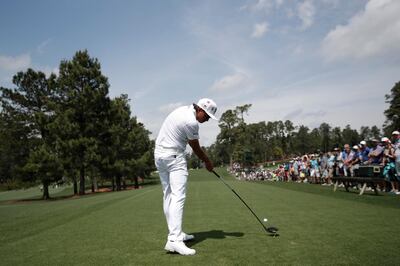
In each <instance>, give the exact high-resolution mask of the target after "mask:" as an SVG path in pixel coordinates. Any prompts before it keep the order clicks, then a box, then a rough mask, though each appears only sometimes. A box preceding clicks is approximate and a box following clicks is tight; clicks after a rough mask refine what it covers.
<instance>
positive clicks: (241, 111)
mask: <svg viewBox="0 0 400 266" xmlns="http://www.w3.org/2000/svg"><path fill="white" fill-rule="evenodd" d="M385 99H386V103H388V104H389V108H388V109H387V110H385V111H384V114H385V116H386V121H385V123H384V125H383V128H382V129H380V128H378V127H377V126H372V127H369V126H362V127H361V128H360V129H359V130H356V129H353V128H352V127H351V126H350V125H346V126H345V127H344V128H340V127H337V126H331V125H329V124H328V123H321V124H320V126H319V127H317V128H313V129H311V128H309V127H307V126H304V125H298V126H295V125H294V124H293V122H292V121H290V120H286V121H268V122H265V121H261V122H258V123H249V124H248V123H246V122H245V120H244V115H245V114H247V113H248V112H249V110H250V108H251V104H245V105H242V106H237V107H236V108H235V109H232V110H226V111H225V112H224V113H223V114H222V115H221V118H220V121H219V128H220V133H219V134H218V136H217V139H216V142H215V143H214V144H213V145H211V146H210V147H208V153H209V154H210V155H211V157H212V159H213V161H215V162H217V164H220V165H224V164H229V163H232V162H233V161H234V162H240V163H244V164H254V163H261V162H266V161H271V160H281V159H285V158H289V157H294V156H300V155H303V154H307V153H316V152H328V151H332V150H333V149H334V148H335V147H339V148H341V147H343V145H344V144H346V143H347V144H350V145H356V144H358V143H360V141H361V140H370V139H374V138H375V139H380V138H381V137H382V136H389V137H390V136H391V132H392V131H393V130H399V129H400V82H397V83H396V84H395V86H394V87H393V88H392V89H391V91H390V94H387V95H385ZM198 164H199V162H198V160H196V159H195V158H193V157H192V158H191V165H192V166H194V167H196V166H198Z"/></svg>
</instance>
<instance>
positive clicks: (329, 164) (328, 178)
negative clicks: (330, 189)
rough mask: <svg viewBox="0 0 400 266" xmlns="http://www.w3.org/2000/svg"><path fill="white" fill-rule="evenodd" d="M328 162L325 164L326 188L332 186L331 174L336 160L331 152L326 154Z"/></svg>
mask: <svg viewBox="0 0 400 266" xmlns="http://www.w3.org/2000/svg"><path fill="white" fill-rule="evenodd" d="M327 157H328V161H327V163H326V165H327V169H328V174H327V176H326V178H325V184H326V185H327V186H330V185H332V178H333V173H334V169H335V160H336V156H335V154H334V153H332V152H328V156H327Z"/></svg>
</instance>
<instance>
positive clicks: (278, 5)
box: [275, 0, 283, 7]
mask: <svg viewBox="0 0 400 266" xmlns="http://www.w3.org/2000/svg"><path fill="white" fill-rule="evenodd" d="M275 2H276V6H277V7H280V6H281V5H282V4H283V0H275Z"/></svg>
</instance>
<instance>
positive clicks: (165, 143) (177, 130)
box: [154, 98, 217, 255]
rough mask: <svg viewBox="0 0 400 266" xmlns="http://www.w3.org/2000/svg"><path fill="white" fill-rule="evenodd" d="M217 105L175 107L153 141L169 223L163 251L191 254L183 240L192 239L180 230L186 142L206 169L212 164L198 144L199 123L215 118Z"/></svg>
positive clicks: (207, 102) (205, 102)
mask: <svg viewBox="0 0 400 266" xmlns="http://www.w3.org/2000/svg"><path fill="white" fill-rule="evenodd" d="M216 111H217V105H216V104H215V102H214V101H213V100H211V99H206V98H205V99H200V100H199V102H198V103H197V104H192V105H189V106H182V107H179V108H177V109H175V110H174V111H173V112H172V113H170V114H169V115H168V117H167V118H166V119H165V121H164V123H163V125H162V126H161V129H160V132H159V134H158V137H157V140H156V147H155V150H154V160H155V164H156V167H157V170H158V172H159V175H160V180H161V184H162V189H163V194H164V197H163V208H164V214H165V218H166V220H167V224H168V230H169V234H168V240H167V243H166V245H165V250H167V251H170V252H178V253H179V254H181V255H194V254H195V253H196V251H195V250H194V249H190V248H188V247H187V246H186V245H185V243H184V241H187V240H191V239H193V238H194V236H193V235H187V234H185V233H184V232H183V231H182V217H183V206H184V203H185V197H186V183H187V177H188V171H187V163H186V157H185V153H184V152H185V149H186V145H187V144H188V143H189V145H190V147H191V148H192V149H193V152H194V153H195V154H196V155H197V156H198V157H199V158H200V159H201V160H202V161H203V162H204V163H205V166H206V168H207V170H208V171H212V170H213V168H214V166H213V164H212V162H211V161H210V159H209V158H208V156H207V154H206V153H205V152H204V151H203V149H202V148H201V147H200V144H199V123H204V122H206V121H208V120H209V119H210V118H212V119H215V120H217V118H216V117H215V113H216Z"/></svg>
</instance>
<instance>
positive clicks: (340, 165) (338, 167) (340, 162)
mask: <svg viewBox="0 0 400 266" xmlns="http://www.w3.org/2000/svg"><path fill="white" fill-rule="evenodd" d="M334 152H335V153H336V159H335V160H336V171H335V172H336V176H343V158H342V151H341V150H340V149H339V148H335V149H334Z"/></svg>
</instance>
